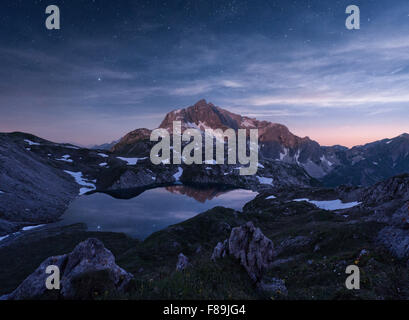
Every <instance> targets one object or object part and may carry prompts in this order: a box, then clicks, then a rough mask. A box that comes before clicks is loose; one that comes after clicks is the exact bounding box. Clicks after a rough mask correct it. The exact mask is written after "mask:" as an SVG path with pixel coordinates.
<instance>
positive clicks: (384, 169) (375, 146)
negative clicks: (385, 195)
mask: <svg viewBox="0 0 409 320" xmlns="http://www.w3.org/2000/svg"><path fill="white" fill-rule="evenodd" d="M331 151H332V152H333V153H334V156H335V158H337V159H338V162H337V163H338V165H337V166H335V167H334V169H333V170H332V171H331V172H330V173H329V174H328V175H326V176H325V177H324V178H323V182H324V183H325V184H326V185H328V186H336V185H339V184H350V185H363V186H369V185H372V184H374V183H376V182H379V181H382V180H384V179H387V178H390V177H393V176H396V175H400V174H403V173H407V172H409V134H406V133H405V134H402V135H400V136H398V137H395V138H393V139H383V140H380V141H376V142H372V143H368V144H365V145H363V146H356V147H353V148H351V149H344V148H343V149H338V150H335V149H334V148H332V150H331Z"/></svg>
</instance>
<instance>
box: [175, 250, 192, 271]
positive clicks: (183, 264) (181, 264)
mask: <svg viewBox="0 0 409 320" xmlns="http://www.w3.org/2000/svg"><path fill="white" fill-rule="evenodd" d="M188 266H189V259H188V258H187V257H186V256H185V255H184V254H183V253H179V256H178V262H177V263H176V271H183V270H185V269H186V268H187V267H188Z"/></svg>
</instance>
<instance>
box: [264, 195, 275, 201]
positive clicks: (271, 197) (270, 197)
mask: <svg viewBox="0 0 409 320" xmlns="http://www.w3.org/2000/svg"><path fill="white" fill-rule="evenodd" d="M268 199H276V196H273V195H271V196H268V197H267V198H266V200H268Z"/></svg>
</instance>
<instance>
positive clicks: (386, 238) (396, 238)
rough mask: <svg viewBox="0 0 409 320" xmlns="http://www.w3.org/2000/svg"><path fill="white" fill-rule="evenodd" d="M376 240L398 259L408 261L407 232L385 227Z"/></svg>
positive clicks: (408, 235) (408, 244)
mask: <svg viewBox="0 0 409 320" xmlns="http://www.w3.org/2000/svg"><path fill="white" fill-rule="evenodd" d="M377 240H378V241H379V242H380V243H381V244H382V245H384V246H385V247H386V248H387V249H388V250H389V251H390V252H391V253H392V254H393V255H394V256H396V257H397V258H399V259H406V260H407V259H409V230H404V229H400V228H396V227H391V226H390V227H385V228H383V229H382V230H381V231H380V232H379V234H378V238H377Z"/></svg>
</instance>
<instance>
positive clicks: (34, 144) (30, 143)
mask: <svg viewBox="0 0 409 320" xmlns="http://www.w3.org/2000/svg"><path fill="white" fill-rule="evenodd" d="M24 142H26V143H28V144H29V145H30V146H40V144H39V143H37V142H33V141H31V140H28V139H24Z"/></svg>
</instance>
